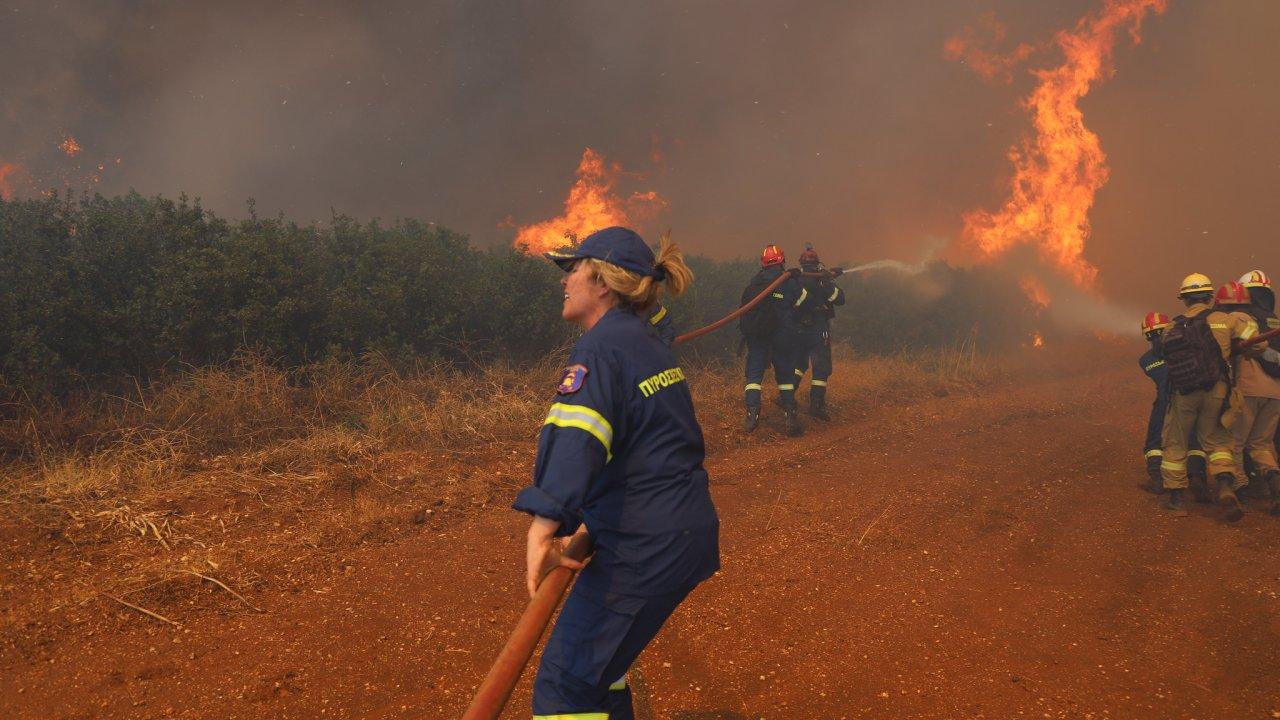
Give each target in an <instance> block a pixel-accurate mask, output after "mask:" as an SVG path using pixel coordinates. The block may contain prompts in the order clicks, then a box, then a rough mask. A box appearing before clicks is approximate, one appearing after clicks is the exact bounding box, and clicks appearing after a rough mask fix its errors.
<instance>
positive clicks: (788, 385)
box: [778, 383, 796, 390]
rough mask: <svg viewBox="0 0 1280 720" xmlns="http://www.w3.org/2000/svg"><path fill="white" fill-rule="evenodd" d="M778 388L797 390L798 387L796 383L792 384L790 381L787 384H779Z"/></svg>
mask: <svg viewBox="0 0 1280 720" xmlns="http://www.w3.org/2000/svg"><path fill="white" fill-rule="evenodd" d="M778 389H779V390H795V389H796V386H795V385H792V384H790V383H787V384H786V385H779V386H778Z"/></svg>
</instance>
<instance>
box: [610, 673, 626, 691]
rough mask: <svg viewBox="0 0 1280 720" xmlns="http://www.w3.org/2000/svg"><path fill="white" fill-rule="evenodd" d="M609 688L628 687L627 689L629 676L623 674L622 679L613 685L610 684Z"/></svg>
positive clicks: (621, 688) (623, 688) (619, 688)
mask: <svg viewBox="0 0 1280 720" xmlns="http://www.w3.org/2000/svg"><path fill="white" fill-rule="evenodd" d="M609 689H610V690H626V689H627V676H626V675H623V676H622V679H621V680H619V681H617V682H615V683H612V684H611V685H609Z"/></svg>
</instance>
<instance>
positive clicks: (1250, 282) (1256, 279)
mask: <svg viewBox="0 0 1280 720" xmlns="http://www.w3.org/2000/svg"><path fill="white" fill-rule="evenodd" d="M1240 284H1241V285H1243V286H1245V287H1247V288H1267V289H1268V290H1270V289H1271V278H1269V277H1267V274H1266V273H1264V272H1262V271H1261V270H1250V271H1249V272H1247V273H1245V274H1243V275H1241V276H1240Z"/></svg>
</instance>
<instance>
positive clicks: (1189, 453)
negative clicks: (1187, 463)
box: [1187, 450, 1205, 457]
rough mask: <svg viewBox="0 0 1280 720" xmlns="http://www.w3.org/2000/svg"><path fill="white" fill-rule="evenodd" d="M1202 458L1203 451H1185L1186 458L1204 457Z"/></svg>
mask: <svg viewBox="0 0 1280 720" xmlns="http://www.w3.org/2000/svg"><path fill="white" fill-rule="evenodd" d="M1204 456H1205V455H1204V451H1203V450H1189V451H1187V457H1204Z"/></svg>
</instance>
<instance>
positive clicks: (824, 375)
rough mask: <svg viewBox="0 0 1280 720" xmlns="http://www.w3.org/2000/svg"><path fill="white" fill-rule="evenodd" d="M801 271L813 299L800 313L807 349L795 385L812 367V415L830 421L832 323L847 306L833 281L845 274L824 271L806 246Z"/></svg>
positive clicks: (802, 283) (809, 246)
mask: <svg viewBox="0 0 1280 720" xmlns="http://www.w3.org/2000/svg"><path fill="white" fill-rule="evenodd" d="M800 269H801V270H802V271H804V278H803V279H802V280H801V281H800V282H801V286H802V287H804V289H805V290H807V291H808V294H809V297H811V298H813V305H812V306H811V307H809V308H806V309H805V310H804V311H802V312H801V313H800V323H801V327H802V328H804V330H805V332H804V338H805V350H804V352H803V356H802V357H801V358H800V364H799V365H798V366H797V367H796V382H797V383H799V382H800V380H801V379H802V378H804V373H805V370H806V369H807V368H810V367H811V368H812V370H813V374H812V375H810V376H809V414H810V415H812V416H813V417H815V418H817V419H819V420H830V419H831V416H830V415H829V414H827V382H828V380H830V378H831V320H832V319H833V318H834V317H835V316H836V307H837V306H839V305H843V304H844V291H843V290H841V289H840V288H839V287H836V284H835V283H833V282H832V280H833V279H834V278H836V277H838V276H839V275H840V274H841V273H842V272H843V271H842V270H841V269H840V268H835V269H834V270H827V269H826V268H824V267H823V266H822V260H821V259H820V258H819V257H818V252H817V251H816V250H814V249H813V246H812V245H805V249H804V252H802V253H800Z"/></svg>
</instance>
